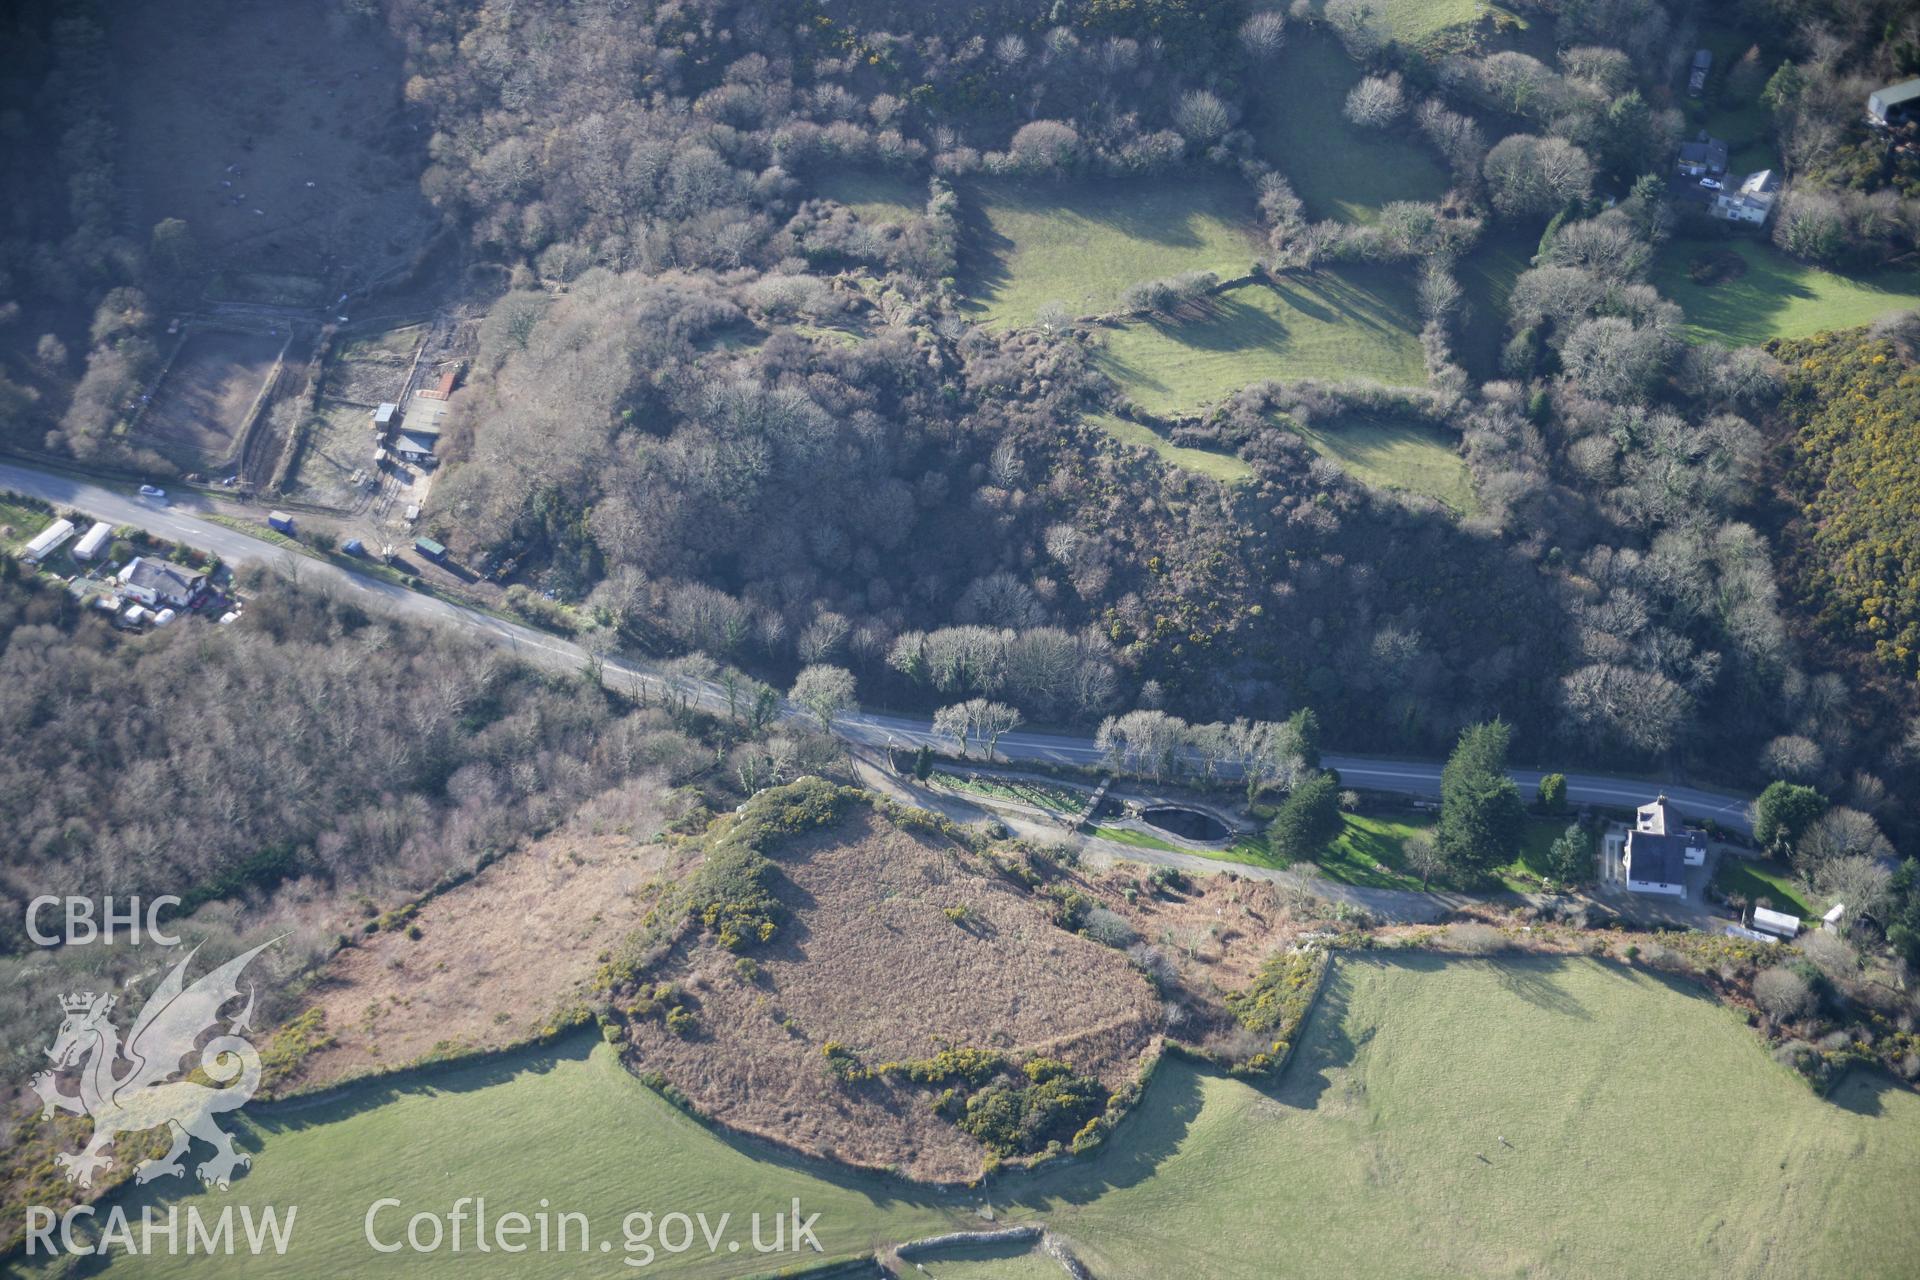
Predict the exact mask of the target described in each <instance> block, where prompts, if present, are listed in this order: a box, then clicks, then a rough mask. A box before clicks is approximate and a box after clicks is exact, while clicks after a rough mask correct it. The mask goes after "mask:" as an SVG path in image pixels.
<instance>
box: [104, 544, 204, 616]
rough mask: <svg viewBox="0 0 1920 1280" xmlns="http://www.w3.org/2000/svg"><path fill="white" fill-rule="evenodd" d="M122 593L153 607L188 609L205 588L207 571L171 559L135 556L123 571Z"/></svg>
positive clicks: (120, 578) (121, 572)
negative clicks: (190, 567)
mask: <svg viewBox="0 0 1920 1280" xmlns="http://www.w3.org/2000/svg"><path fill="white" fill-rule="evenodd" d="M119 582H120V594H121V596H123V597H125V598H128V599H132V600H137V601H139V602H140V603H141V604H144V605H148V606H151V607H159V608H166V607H168V606H171V607H173V608H175V609H185V608H187V607H188V606H189V605H191V604H193V602H194V601H196V600H198V599H199V598H200V593H201V592H202V591H204V590H206V587H207V575H206V574H204V573H201V572H200V571H199V570H197V569H189V568H187V566H185V565H183V564H175V563H173V562H172V561H171V560H156V559H154V558H153V557H152V556H135V557H134V558H133V559H132V560H131V561H129V562H128V564H127V567H126V568H124V569H122V570H121V571H120V575H119Z"/></svg>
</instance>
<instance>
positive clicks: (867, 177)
mask: <svg viewBox="0 0 1920 1280" xmlns="http://www.w3.org/2000/svg"><path fill="white" fill-rule="evenodd" d="M812 187H813V194H814V195H816V196H820V197H823V198H825V199H828V200H834V201H837V202H839V203H840V204H843V205H845V206H847V208H849V209H851V210H853V212H854V216H855V217H857V218H859V219H860V221H862V222H872V223H885V222H895V223H899V222H911V221H912V220H913V219H915V218H917V217H920V216H921V215H922V214H923V213H925V212H926V208H927V186H926V184H925V183H923V182H915V181H913V180H912V179H910V178H902V177H898V176H896V175H894V174H890V173H862V172H859V171H858V170H852V171H836V172H834V173H826V174H821V175H820V176H819V177H818V178H815V179H813V181H812Z"/></svg>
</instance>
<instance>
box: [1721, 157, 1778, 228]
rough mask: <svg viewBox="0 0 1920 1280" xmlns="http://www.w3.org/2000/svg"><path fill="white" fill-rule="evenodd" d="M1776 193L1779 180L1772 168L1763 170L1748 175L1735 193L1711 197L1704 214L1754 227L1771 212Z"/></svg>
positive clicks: (1724, 192) (1728, 192) (1722, 193)
mask: <svg viewBox="0 0 1920 1280" xmlns="http://www.w3.org/2000/svg"><path fill="white" fill-rule="evenodd" d="M1779 194H1780V179H1779V177H1778V176H1777V175H1775V173H1774V172H1773V170H1771V169H1762V170H1760V172H1758V173H1750V174H1748V175H1747V176H1746V179H1745V180H1744V181H1742V182H1741V184H1740V185H1739V186H1738V187H1737V188H1735V189H1734V190H1732V191H1722V192H1720V193H1719V194H1718V195H1716V196H1714V198H1713V203H1712V204H1711V205H1709V206H1707V212H1708V213H1710V214H1712V215H1713V216H1714V217H1716V218H1725V219H1726V220H1727V221H1728V222H1750V223H1753V224H1754V225H1756V226H1757V225H1759V224H1760V223H1763V222H1765V221H1766V220H1767V216H1768V215H1769V214H1771V213H1772V212H1773V202H1774V200H1775V198H1776V197H1778V196H1779Z"/></svg>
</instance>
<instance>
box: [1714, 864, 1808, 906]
mask: <svg viewBox="0 0 1920 1280" xmlns="http://www.w3.org/2000/svg"><path fill="white" fill-rule="evenodd" d="M1713 888H1714V890H1715V891H1716V892H1718V893H1721V894H1728V895H1731V894H1736V893H1737V894H1739V895H1741V896H1742V897H1744V898H1745V899H1746V900H1747V901H1748V902H1750V903H1751V902H1756V901H1757V900H1758V899H1760V898H1768V899H1771V900H1772V902H1773V909H1774V910H1775V911H1787V912H1791V913H1792V914H1794V915H1796V916H1799V917H1800V918H1801V919H1803V920H1810V919H1812V918H1813V917H1814V916H1816V915H1818V914H1819V913H1818V912H1816V911H1815V910H1814V909H1813V906H1812V904H1810V903H1809V902H1808V901H1807V899H1806V897H1805V894H1806V890H1804V889H1802V888H1801V887H1800V885H1799V883H1798V882H1797V881H1796V880H1795V879H1794V875H1793V869H1792V868H1791V867H1789V866H1787V865H1786V864H1785V863H1784V862H1774V861H1772V860H1771V859H1769V860H1767V861H1764V862H1763V861H1760V860H1758V859H1755V858H1740V857H1736V856H1734V855H1733V854H1730V853H1723V854H1721V855H1720V862H1719V864H1718V865H1716V866H1715V867H1714V869H1713Z"/></svg>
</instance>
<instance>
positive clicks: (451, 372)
mask: <svg viewBox="0 0 1920 1280" xmlns="http://www.w3.org/2000/svg"><path fill="white" fill-rule="evenodd" d="M459 385H460V366H459V365H454V366H453V367H452V368H451V369H448V370H446V371H445V372H443V373H442V374H441V375H440V380H439V381H438V382H437V383H435V384H434V385H433V387H432V388H431V389H430V390H424V391H421V392H420V393H419V395H417V396H416V397H415V399H421V398H424V399H428V400H446V399H448V398H450V397H451V396H452V395H453V389H454V388H455V387H457V386H459Z"/></svg>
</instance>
